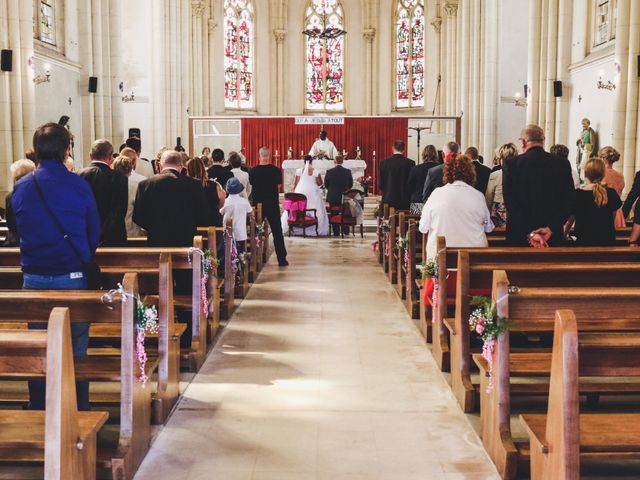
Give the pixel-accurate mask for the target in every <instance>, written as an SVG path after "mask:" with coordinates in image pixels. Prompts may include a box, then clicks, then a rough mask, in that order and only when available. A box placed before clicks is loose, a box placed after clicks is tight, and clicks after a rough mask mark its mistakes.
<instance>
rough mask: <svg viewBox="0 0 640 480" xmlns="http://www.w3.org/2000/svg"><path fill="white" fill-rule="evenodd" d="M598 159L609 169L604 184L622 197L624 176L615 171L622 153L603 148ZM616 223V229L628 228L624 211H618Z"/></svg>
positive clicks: (599, 151) (610, 148) (611, 148)
mask: <svg viewBox="0 0 640 480" xmlns="http://www.w3.org/2000/svg"><path fill="white" fill-rule="evenodd" d="M598 157H599V158H601V159H602V160H603V161H604V163H605V165H606V167H607V170H606V173H605V174H604V179H603V180H602V184H603V185H606V186H607V187H611V188H613V189H614V190H615V191H616V193H617V194H618V196H619V197H622V191H623V190H624V175H622V174H621V173H620V172H617V171H616V170H614V169H613V164H614V163H616V162H617V161H618V160H620V153H619V152H618V151H617V150H616V149H615V148H613V147H603V148H601V149H600V150H598ZM614 223H615V227H616V228H624V227H626V226H627V222H626V221H625V217H624V213H623V212H622V209H619V210H618V211H616V217H615V222H614Z"/></svg>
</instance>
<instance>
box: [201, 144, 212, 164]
mask: <svg viewBox="0 0 640 480" xmlns="http://www.w3.org/2000/svg"><path fill="white" fill-rule="evenodd" d="M200 159H201V160H202V161H203V162H204V166H205V168H209V167H210V166H211V149H210V148H209V147H204V148H203V149H202V152H201V153H200Z"/></svg>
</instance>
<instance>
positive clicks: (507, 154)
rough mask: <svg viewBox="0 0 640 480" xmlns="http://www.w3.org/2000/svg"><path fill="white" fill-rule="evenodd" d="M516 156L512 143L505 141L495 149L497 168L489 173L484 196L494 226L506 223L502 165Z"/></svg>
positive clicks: (515, 149)
mask: <svg viewBox="0 0 640 480" xmlns="http://www.w3.org/2000/svg"><path fill="white" fill-rule="evenodd" d="M517 156H518V147H516V146H515V145H514V144H513V143H505V144H504V145H502V146H501V147H500V148H498V150H496V156H495V158H494V160H493V163H494V165H495V166H496V167H497V170H494V171H493V172H491V175H489V182H488V183H487V191H486V192H485V194H484V198H485V200H486V201H487V208H488V209H489V212H490V213H491V220H492V221H493V223H494V225H495V226H496V228H498V227H502V226H504V225H505V224H506V223H507V209H506V208H505V206H504V196H503V195H502V165H504V162H506V161H507V160H508V159H510V158H513V157H517Z"/></svg>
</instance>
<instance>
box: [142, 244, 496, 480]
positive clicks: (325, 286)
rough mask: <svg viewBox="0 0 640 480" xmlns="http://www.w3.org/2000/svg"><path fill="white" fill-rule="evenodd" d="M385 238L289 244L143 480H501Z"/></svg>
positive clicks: (197, 382) (193, 389) (161, 440)
mask: <svg viewBox="0 0 640 480" xmlns="http://www.w3.org/2000/svg"><path fill="white" fill-rule="evenodd" d="M371 240H372V238H365V240H360V239H359V238H358V239H357V240H344V241H340V240H332V239H318V240H316V239H307V240H303V239H298V238H296V239H293V240H291V241H289V240H287V242H288V248H289V260H290V263H291V266H290V267H289V268H288V269H286V270H280V269H278V268H277V266H275V265H274V260H275V257H272V259H271V261H270V262H269V264H268V266H267V267H266V268H265V269H264V270H263V272H262V274H261V275H260V277H259V279H258V282H257V283H256V284H255V285H254V286H253V287H252V288H251V290H250V293H249V295H248V297H247V298H246V300H245V301H244V302H243V303H242V305H241V306H240V308H239V309H238V310H237V312H236V314H235V315H234V317H233V319H232V321H231V323H230V325H229V327H228V328H227V329H226V331H225V332H224V334H223V336H222V338H221V339H220V340H219V341H218V344H217V346H216V348H215V350H214V351H213V353H212V354H211V355H210V356H209V358H208V359H207V362H206V364H205V365H204V366H203V368H202V370H201V371H200V373H199V374H198V375H197V376H196V377H195V379H194V381H193V383H191V385H189V387H188V388H187V390H186V392H185V396H184V399H183V400H182V402H181V403H180V405H179V406H178V409H177V411H176V412H175V413H174V415H173V417H172V418H171V419H170V421H169V423H168V424H167V426H166V427H165V428H164V429H163V431H162V432H161V433H160V435H159V436H158V438H157V439H156V441H155V443H154V444H153V446H152V448H151V451H150V452H149V454H148V455H147V457H146V459H145V462H144V463H143V465H142V467H141V468H140V470H139V473H138V475H137V476H136V479H137V480H146V479H149V480H151V479H153V480H157V479H171V480H175V479H189V480H196V479H199V480H200V479H201V480H208V479H220V480H267V479H268V480H307V479H313V480H347V479H349V480H355V479H362V480H382V479H384V480H392V479H393V480H395V479H398V480H413V479H420V480H437V479H448V480H453V479H493V478H497V476H496V474H495V470H494V468H493V466H492V464H491V462H490V460H489V459H488V457H487V456H486V454H485V452H484V450H483V448H482V445H481V443H480V441H479V440H478V437H477V435H476V434H475V432H474V431H473V429H472V428H471V426H470V425H469V423H468V421H467V419H466V418H465V416H464V415H463V414H462V413H461V412H460V410H459V409H458V407H457V406H456V404H455V401H454V399H453V397H452V395H451V394H450V391H449V387H448V386H447V385H446V382H445V380H444V378H443V377H442V375H441V374H440V372H439V371H438V369H437V368H436V365H435V363H434V362H433V360H432V358H431V354H430V353H429V351H428V349H427V347H426V346H425V345H424V344H423V343H422V342H421V337H420V335H419V334H418V333H417V330H416V329H415V327H414V326H413V325H412V324H411V321H410V319H409V317H408V315H407V313H406V310H405V309H404V306H403V305H402V303H401V302H400V301H399V299H398V297H397V295H396V293H395V292H394V290H393V289H392V288H391V286H390V285H389V283H388V281H387V279H386V278H385V277H384V275H383V273H382V270H381V268H380V267H379V265H378V264H377V263H376V261H375V259H374V255H373V253H372V251H371V247H370V243H371Z"/></svg>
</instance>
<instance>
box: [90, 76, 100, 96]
mask: <svg viewBox="0 0 640 480" xmlns="http://www.w3.org/2000/svg"><path fill="white" fill-rule="evenodd" d="M97 91H98V77H89V93H96V92H97Z"/></svg>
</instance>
